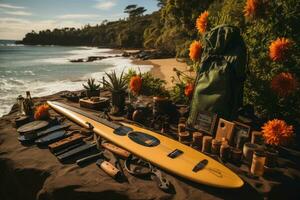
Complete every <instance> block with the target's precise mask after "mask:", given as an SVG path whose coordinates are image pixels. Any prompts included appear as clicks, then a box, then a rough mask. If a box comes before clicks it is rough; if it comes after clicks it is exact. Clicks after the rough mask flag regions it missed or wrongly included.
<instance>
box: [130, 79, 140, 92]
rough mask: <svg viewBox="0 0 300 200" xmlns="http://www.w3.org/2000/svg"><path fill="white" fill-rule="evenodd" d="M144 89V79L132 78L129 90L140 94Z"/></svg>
mask: <svg viewBox="0 0 300 200" xmlns="http://www.w3.org/2000/svg"><path fill="white" fill-rule="evenodd" d="M141 88H142V79H141V77H140V76H132V77H131V79H130V83H129V89H130V90H131V91H132V92H133V93H135V94H138V93H139V92H140V90H141Z"/></svg>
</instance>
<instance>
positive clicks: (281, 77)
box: [208, 0, 300, 125]
mask: <svg viewBox="0 0 300 200" xmlns="http://www.w3.org/2000/svg"><path fill="white" fill-rule="evenodd" d="M299 6H300V4H299V1H296V0H276V1H267V0H241V1H236V0H228V1H224V3H223V5H222V6H221V7H218V3H215V4H214V5H211V7H210V8H209V9H208V11H209V13H210V23H211V26H216V25H219V24H231V25H235V26H238V27H239V28H240V29H241V32H242V34H243V38H244V40H245V43H246V45H247V49H248V54H249V62H248V75H247V78H246V82H245V90H244V103H245V104H252V105H253V106H254V108H255V111H256V114H257V115H258V116H259V117H261V118H266V119H274V118H281V119H284V120H285V121H286V122H287V123H289V124H295V125H296V124H299V123H300V117H299V116H300V109H299V108H300V92H299V84H298V81H299V80H300V70H299V67H300V54H299V52H300V37H299V32H298V31H297V30H298V29H299V27H298V25H297V24H298V22H299V19H300V12H298V10H299ZM297 121H298V122H297Z"/></svg>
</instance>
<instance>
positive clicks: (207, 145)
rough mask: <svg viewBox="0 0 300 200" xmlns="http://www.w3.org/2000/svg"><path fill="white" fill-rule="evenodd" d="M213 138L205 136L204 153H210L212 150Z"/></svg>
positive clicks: (203, 141) (203, 142)
mask: <svg viewBox="0 0 300 200" xmlns="http://www.w3.org/2000/svg"><path fill="white" fill-rule="evenodd" d="M212 139H213V138H212V137H211V136H204V137H203V140H202V152H204V153H210V150H211V141H212Z"/></svg>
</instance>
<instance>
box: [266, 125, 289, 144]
mask: <svg viewBox="0 0 300 200" xmlns="http://www.w3.org/2000/svg"><path fill="white" fill-rule="evenodd" d="M262 133H263V137H264V139H265V143H266V144H270V145H274V146H278V145H287V144H288V143H289V142H290V140H291V138H292V136H293V133H294V131H293V126H289V125H287V124H286V122H285V121H283V120H278V119H273V120H270V121H268V122H267V123H265V124H264V125H263V127H262Z"/></svg>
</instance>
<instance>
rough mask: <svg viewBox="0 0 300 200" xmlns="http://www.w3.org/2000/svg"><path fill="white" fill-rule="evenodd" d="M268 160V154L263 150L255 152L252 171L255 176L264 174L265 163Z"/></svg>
mask: <svg viewBox="0 0 300 200" xmlns="http://www.w3.org/2000/svg"><path fill="white" fill-rule="evenodd" d="M265 162H266V155H265V153H264V151H262V150H256V151H254V154H253V159H252V165H251V169H250V172H251V174H253V175H254V176H262V175H263V174H264V165H265Z"/></svg>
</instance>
